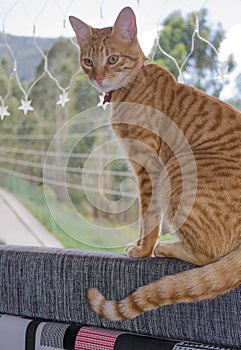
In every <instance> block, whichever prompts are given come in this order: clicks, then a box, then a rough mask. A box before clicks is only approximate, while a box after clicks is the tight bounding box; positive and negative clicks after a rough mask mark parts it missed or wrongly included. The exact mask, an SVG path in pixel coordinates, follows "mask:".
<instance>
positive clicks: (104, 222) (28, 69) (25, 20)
mask: <svg viewBox="0 0 241 350" xmlns="http://www.w3.org/2000/svg"><path fill="white" fill-rule="evenodd" d="M125 6H131V7H132V8H133V10H134V11H135V13H136V16H137V23H138V38H139V41H140V43H141V46H142V48H143V50H144V52H145V54H146V55H147V57H148V58H149V62H155V63H157V64H159V65H161V66H162V67H164V68H166V69H168V70H169V71H170V72H171V73H172V74H173V75H174V76H175V77H176V79H177V80H178V81H179V82H181V83H186V84H189V85H191V86H194V87H197V88H199V89H201V90H203V91H205V92H207V93H208V94H210V95H213V96H216V97H218V98H221V99H222V100H224V101H226V102H228V103H230V104H232V105H233V106H235V107H236V108H238V109H240V110H241V40H240V37H241V16H240V13H241V1H240V0H232V2H230V1H228V0H206V1H199V0H191V1H184V0H178V1H177V0H176V1H175V0H165V1H164V0H139V1H134V0H133V1H121V0H117V1H110V0H100V1H97V0H88V2H87V1H82V0H62V1H60V0H35V1H29V0H17V1H14V0H7V1H6V0H5V1H4V0H0V187H2V188H4V189H6V190H8V191H10V192H12V193H13V194H14V195H15V196H16V197H17V198H18V199H20V201H21V202H22V203H23V204H24V205H25V206H26V207H27V208H28V209H29V210H30V211H31V212H32V213H33V214H34V216H35V217H37V218H38V220H39V221H40V222H41V223H42V224H43V225H44V226H45V227H46V228H47V230H48V231H50V232H51V233H52V234H53V235H55V236H56V237H57V238H58V239H59V240H60V241H61V243H62V244H63V245H64V246H66V247H77V248H82V249H101V250H111V251H123V245H125V244H126V243H128V242H130V241H132V240H133V239H136V238H137V236H138V234H137V231H138V201H137V191H136V187H135V185H134V184H133V181H134V178H133V174H132V171H131V170H130V169H129V167H128V164H127V162H126V160H125V157H124V155H121V154H120V150H119V149H118V147H115V146H113V145H109V144H108V140H111V138H112V137H113V136H112V133H111V130H110V127H109V126H108V125H107V126H106V125H105V124H106V123H107V124H108V108H107V110H106V109H104V108H103V107H102V104H101V101H102V99H103V96H100V95H99V93H98V92H97V91H96V90H95V89H93V88H92V87H91V86H90V84H89V83H88V81H87V79H86V77H85V76H84V75H83V74H82V73H81V71H80V68H79V50H78V47H77V45H76V43H75V40H74V35H73V31H72V29H71V27H70V25H69V22H68V16H69V15H74V16H76V17H79V18H81V19H82V20H84V21H85V22H86V23H88V24H90V25H91V26H93V27H105V26H112V25H113V23H114V21H115V19H116V17H117V15H118V13H119V11H120V10H121V9H122V8H123V7H125ZM98 105H99V107H96V106H98ZM90 108H94V109H92V110H91V112H89V113H87V114H86V113H85V111H86V110H90ZM97 114H98V115H99V116H101V118H102V119H101V120H103V125H104V126H103V125H99V124H97V125H96V123H95V120H96V115H97ZM76 115H78V116H79V117H78V118H77V119H76V120H77V121H78V122H74V123H73V122H72V121H73V117H75V116H76ZM104 121H106V123H105V122H104ZM103 144H104V145H105V147H104V148H102V149H101V152H96V150H97V149H98V147H99V146H100V145H103ZM108 145H109V146H108ZM86 181H87V182H86ZM121 184H125V186H124V185H123V186H122V187H121ZM63 189H65V190H67V193H68V196H69V202H68V203H66V198H65V196H63ZM101 196H102V197H104V198H105V200H104V201H102V199H101ZM120 200H121V205H120ZM70 202H71V205H69V203H70ZM117 204H118V205H117ZM117 207H118V208H117ZM113 208H114V209H113ZM76 213H77V215H76ZM107 232H108V234H107ZM111 232H113V234H111ZM172 238H173V236H172V235H171V233H170V234H168V235H165V237H163V239H172Z"/></svg>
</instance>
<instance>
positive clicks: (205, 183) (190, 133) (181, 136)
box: [70, 7, 241, 320]
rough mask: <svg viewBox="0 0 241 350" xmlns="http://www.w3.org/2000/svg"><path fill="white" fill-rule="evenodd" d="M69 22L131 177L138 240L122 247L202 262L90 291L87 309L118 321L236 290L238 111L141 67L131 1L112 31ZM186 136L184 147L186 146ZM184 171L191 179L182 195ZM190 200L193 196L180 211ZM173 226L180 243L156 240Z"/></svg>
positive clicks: (240, 274)
mask: <svg viewBox="0 0 241 350" xmlns="http://www.w3.org/2000/svg"><path fill="white" fill-rule="evenodd" d="M70 22H71V24H72V27H73V29H74V31H75V33H76V37H77V42H78V44H79V46H80V48H81V66H82V69H83V71H84V73H85V74H86V75H87V76H88V77H89V80H90V82H91V83H92V84H93V85H94V86H95V87H96V88H97V89H99V90H100V91H102V92H106V93H107V95H106V100H110V99H111V97H112V102H113V106H112V116H111V118H112V123H113V129H114V131H115V133H116V134H117V136H118V137H119V138H120V140H121V142H123V145H124V147H125V149H126V151H127V154H128V157H129V159H130V163H131V165H132V167H133V170H134V172H135V174H136V176H137V179H138V184H139V195H140V239H139V240H138V241H137V242H136V243H133V244H130V245H129V246H128V247H127V249H126V251H127V254H128V255H129V256H133V257H145V256H152V255H160V256H167V257H172V258H178V259H182V260H185V261H187V262H191V263H194V264H196V265H199V266H202V267H200V268H196V269H192V270H189V271H185V272H182V273H178V274H176V275H173V276H166V277H164V278H162V279H160V280H157V281H155V282H153V283H151V284H149V285H146V286H143V287H140V288H138V289H137V290H136V291H135V292H134V293H132V294H131V295H129V296H127V297H126V298H125V299H123V300H120V301H107V300H106V299H105V298H104V297H103V296H102V295H101V294H100V293H99V291H97V290H96V289H89V291H88V299H89V302H90V304H91V306H92V308H93V309H94V310H95V311H96V312H97V313H99V314H100V315H101V316H102V317H105V318H109V319H111V320H126V319H131V318H133V317H135V316H137V315H139V314H140V313H142V312H144V311H147V310H152V309H154V308H157V307H159V306H162V305H167V304H175V303H182V302H196V301H199V300H204V299H208V298H213V297H215V296H218V295H221V294H224V293H226V292H228V291H230V290H232V289H233V288H235V287H237V286H238V285H239V284H240V283H241V211H240V210H241V113H240V112H239V111H238V110H236V109H235V108H233V107H232V106H230V105H228V104H226V103H224V102H221V101H219V100H218V99H216V98H214V97H210V96H208V95H206V94H205V93H203V92H201V91H198V90H196V89H194V88H192V87H189V86H186V85H183V84H180V83H177V82H176V81H175V79H174V77H173V76H172V75H171V74H170V73H169V72H167V71H166V70H164V69H163V68H161V67H159V66H157V65H155V64H148V65H146V66H145V65H144V63H145V60H146V58H145V56H144V54H143V52H142V50H141V48H140V46H139V44H138V41H137V29H136V20H135V15H134V13H133V11H132V10H131V9H130V8H129V7H126V8H124V9H123V10H122V11H121V12H120V14H119V16H118V17H117V19H116V22H115V24H114V26H113V28H112V27H111V28H103V29H94V28H92V27H90V26H89V25H87V24H85V23H83V22H82V21H81V20H79V19H77V18H75V17H70ZM120 102H125V103H120ZM157 111H158V112H157ZM156 113H159V116H160V118H159V119H158V118H156ZM152 115H153V116H152ZM128 120H130V123H128ZM135 124H136V125H135ZM126 140H127V141H126ZM185 140H187V141H188V144H189V145H190V148H191V151H192V152H189V151H188V147H187V146H185V147H184V144H185ZM155 156H156V157H155ZM157 158H158V159H159V160H158V159H157ZM193 159H194V160H195V167H193ZM195 171H196V174H197V177H196V178H195ZM185 172H186V173H185ZM191 173H193V177H192V176H191V175H192V174H191ZM183 174H184V175H185V174H186V175H185V176H187V177H188V176H189V179H190V181H189V182H188V183H187V189H188V186H189V185H190V191H189V190H186V191H185V196H184V197H185V198H182V191H183V181H185V176H184V175H183ZM190 174H191V175H190ZM167 179H168V181H169V182H168V181H167ZM193 196H194V200H193V202H192V198H193ZM189 197H190V201H191V202H192V203H191V206H190V208H191V209H190V208H189V209H188V210H187V208H186V205H188V202H189ZM185 199H187V200H186V201H185ZM180 203H182V204H183V205H181V206H180ZM163 208H165V210H163ZM185 215H186V216H185ZM183 218H184V219H183ZM173 229H174V230H175V231H176V235H177V236H178V238H179V240H178V241H176V242H163V243H160V242H159V235H160V233H166V232H170V231H171V230H173Z"/></svg>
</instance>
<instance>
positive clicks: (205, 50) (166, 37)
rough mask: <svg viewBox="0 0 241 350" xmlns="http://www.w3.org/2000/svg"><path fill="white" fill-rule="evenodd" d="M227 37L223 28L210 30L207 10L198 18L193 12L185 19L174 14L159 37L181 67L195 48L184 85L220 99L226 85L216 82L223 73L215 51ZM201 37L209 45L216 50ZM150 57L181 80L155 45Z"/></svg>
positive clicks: (221, 81)
mask: <svg viewBox="0 0 241 350" xmlns="http://www.w3.org/2000/svg"><path fill="white" fill-rule="evenodd" d="M224 36H225V32H224V30H223V28H222V26H221V24H218V25H217V27H214V26H212V27H211V25H210V23H209V22H208V11H207V9H202V10H201V11H200V12H199V14H198V17H197V15H196V13H194V12H192V13H190V14H189V15H187V16H186V17H183V16H182V15H181V12H180V11H175V12H173V13H172V14H171V15H170V16H169V17H167V19H166V20H165V21H164V23H163V28H162V29H161V31H160V33H159V45H160V46H161V48H162V49H163V50H164V51H165V52H167V53H168V54H169V55H170V56H172V57H174V58H175V59H176V61H177V63H178V65H179V67H181V65H182V64H183V62H184V61H185V59H186V57H187V55H188V54H189V53H190V52H191V49H192V45H193V44H194V50H193V52H192V54H191V56H190V57H189V59H188V60H187V62H186V64H185V67H183V68H184V70H185V82H186V83H187V84H189V85H192V86H195V87H197V88H198V89H200V90H203V91H206V92H207V93H209V94H212V95H214V96H216V97H218V96H219V95H220V92H221V91H222V89H223V85H224V82H223V80H222V79H215V77H217V75H218V72H219V69H220V62H219V61H218V56H217V53H216V52H215V50H214V49H213V47H215V48H216V49H217V50H218V49H219V46H220V43H221V42H222V40H223V39H224ZM200 37H202V38H203V39H204V40H206V41H209V42H210V43H211V44H212V45H213V47H212V46H211V45H208V44H207V42H205V41H203V40H201V39H200ZM151 57H153V58H154V61H156V62H157V63H158V64H160V65H161V66H163V67H164V68H166V69H168V70H169V71H170V72H171V73H172V74H173V75H174V76H175V77H176V78H178V74H179V72H178V69H177V67H176V65H175V63H174V62H173V60H171V59H170V58H168V57H167V56H165V55H164V54H163V53H162V52H161V51H160V50H158V49H157V50H155V45H154V47H153V49H152V51H151ZM233 67H234V62H233V58H232V57H230V58H229V61H228V69H229V70H231V69H233Z"/></svg>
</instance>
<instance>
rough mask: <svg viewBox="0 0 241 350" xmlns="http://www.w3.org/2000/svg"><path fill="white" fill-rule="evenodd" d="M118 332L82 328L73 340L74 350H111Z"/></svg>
mask: <svg viewBox="0 0 241 350" xmlns="http://www.w3.org/2000/svg"><path fill="white" fill-rule="evenodd" d="M122 333H123V332H120V331H112V330H109V329H102V328H97V327H82V328H81V329H80V330H79V332H78V334H77V337H76V339H75V346H74V350H113V349H114V345H115V342H116V339H117V337H118V336H119V335H120V334H122Z"/></svg>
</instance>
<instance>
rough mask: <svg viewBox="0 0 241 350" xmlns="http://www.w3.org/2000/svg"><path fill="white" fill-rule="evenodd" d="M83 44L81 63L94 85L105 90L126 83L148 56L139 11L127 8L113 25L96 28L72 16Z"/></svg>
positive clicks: (78, 36)
mask: <svg viewBox="0 0 241 350" xmlns="http://www.w3.org/2000/svg"><path fill="white" fill-rule="evenodd" d="M69 20H70V23H71V25H72V27H73V29H74V31H75V34H76V38H77V42H78V44H79V46H80V52H81V53H80V64H81V67H82V69H83V72H84V73H85V74H86V75H87V76H88V78H89V81H90V82H91V84H92V85H93V86H94V87H95V88H96V89H98V90H100V91H102V92H109V91H113V90H117V89H118V88H120V87H123V86H126V85H127V84H128V83H130V82H131V81H132V80H133V79H134V77H135V76H136V75H137V74H138V70H139V69H140V68H141V67H142V66H143V64H144V62H145V60H146V57H145V55H144V54H143V52H142V50H141V48H140V46H139V43H138V40H137V29H136V18H135V14H134V12H133V11H132V9H131V8H130V7H125V8H124V9H123V10H122V11H121V12H120V13H119V15H118V17H117V19H116V21H115V24H114V26H113V27H109V28H102V29H95V28H92V27H91V26H89V25H88V24H86V23H84V22H83V21H81V20H80V19H78V18H76V17H73V16H70V18H69Z"/></svg>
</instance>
